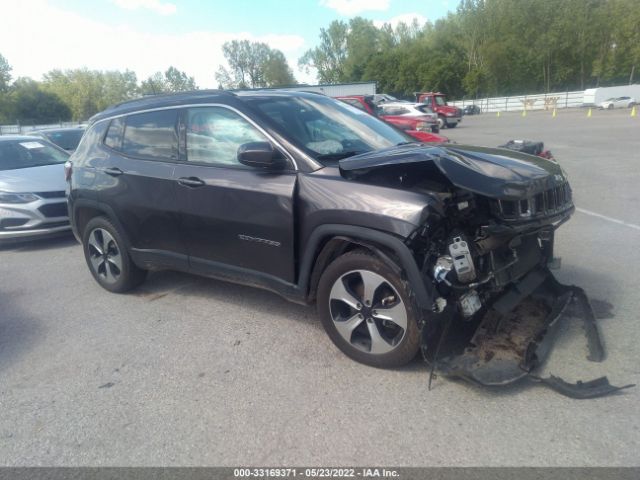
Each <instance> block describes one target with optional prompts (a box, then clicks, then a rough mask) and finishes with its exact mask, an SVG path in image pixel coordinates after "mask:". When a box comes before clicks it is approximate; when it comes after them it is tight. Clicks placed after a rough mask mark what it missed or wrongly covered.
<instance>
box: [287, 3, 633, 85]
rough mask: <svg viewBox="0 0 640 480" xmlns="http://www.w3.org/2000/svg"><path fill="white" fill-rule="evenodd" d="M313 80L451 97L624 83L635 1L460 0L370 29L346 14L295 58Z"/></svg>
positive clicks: (628, 79) (629, 70) (629, 73)
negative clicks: (437, 11)
mask: <svg viewBox="0 0 640 480" xmlns="http://www.w3.org/2000/svg"><path fill="white" fill-rule="evenodd" d="M299 65H300V66H301V67H302V68H307V69H310V68H313V69H315V70H317V72H318V80H319V81H320V82H321V83H342V82H358V81H376V82H377V83H378V91H382V92H387V93H393V94H396V95H399V96H405V97H407V96H412V94H413V92H416V91H424V90H439V91H443V92H444V93H447V94H448V95H449V96H450V97H452V98H477V97H480V96H485V95H489V96H491V95H495V96H501V95H510V94H522V93H542V92H553V91H566V90H582V89H585V88H589V87H597V86H604V85H614V84H626V83H634V82H636V81H637V80H638V78H639V77H640V75H639V72H637V70H638V67H639V66H640V5H639V4H638V0H462V2H461V4H460V5H459V7H458V8H457V10H456V11H455V12H452V13H449V14H448V15H447V16H446V17H445V18H442V19H440V20H437V21H436V22H434V23H432V22H427V23H426V24H424V25H420V24H418V23H416V22H414V23H413V24H410V25H406V24H400V25H398V26H397V27H395V28H392V27H391V26H390V25H389V24H386V25H384V26H383V27H382V28H377V27H376V26H375V25H374V23H373V22H372V21H370V20H366V19H363V18H360V17H355V18H352V19H351V20H349V21H348V22H345V21H340V20H336V21H333V22H331V24H329V25H328V26H327V27H326V28H322V29H321V30H320V38H319V43H318V45H317V46H316V47H314V48H312V49H310V50H308V51H307V52H306V53H305V54H304V55H303V56H302V57H301V58H300V60H299Z"/></svg>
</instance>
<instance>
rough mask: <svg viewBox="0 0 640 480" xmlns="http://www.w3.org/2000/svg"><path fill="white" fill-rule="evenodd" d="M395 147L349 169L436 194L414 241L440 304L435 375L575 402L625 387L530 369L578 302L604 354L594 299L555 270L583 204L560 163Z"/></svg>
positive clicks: (430, 355) (433, 342)
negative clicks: (544, 391)
mask: <svg viewBox="0 0 640 480" xmlns="http://www.w3.org/2000/svg"><path fill="white" fill-rule="evenodd" d="M391 153H392V155H386V157H383V156H380V158H378V159H376V158H362V157H361V158H359V159H355V161H351V162H350V163H348V164H347V163H346V162H345V165H344V166H343V165H342V164H341V167H343V168H345V170H347V171H348V172H349V173H350V174H352V175H354V177H355V178H359V179H361V180H363V181H368V182H373V183H378V184H383V185H388V186H392V187H397V188H405V189H408V190H412V191H416V192H422V193H425V194H427V195H429V196H430V197H431V198H432V199H434V200H436V201H432V202H431V203H430V205H429V207H428V211H427V212H426V213H425V215H424V217H425V220H424V222H423V224H422V225H420V227H419V228H417V229H416V230H415V231H414V232H413V234H412V235H410V236H409V237H408V238H407V239H406V243H407V245H408V246H409V248H410V249H411V251H412V252H413V253H414V257H415V259H416V261H417V263H418V265H420V266H421V270H422V275H423V278H424V281H425V282H426V283H427V284H429V286H430V287H431V291H432V292H433V307H432V311H431V312H427V315H425V319H424V323H423V325H422V333H423V344H422V350H423V355H424V357H425V359H426V360H427V361H428V362H429V363H430V364H431V367H432V372H431V373H432V377H433V374H434V373H436V374H441V375H445V376H449V377H457V378H463V379H466V380H470V381H472V382H475V383H477V384H481V385H486V386H502V385H507V384H511V383H513V382H516V381H519V380H522V379H524V378H528V379H531V380H535V381H538V382H542V383H543V384H545V385H547V386H549V387H552V388H554V389H555V390H557V391H559V392H561V393H563V394H566V395H569V396H572V397H575V398H591V397H596V396H602V395H606V394H609V393H612V392H614V391H617V390H619V388H618V387H614V386H611V385H610V384H609V383H608V381H607V380H606V378H602V379H598V380H595V381H592V382H586V383H583V382H579V383H577V384H569V383H567V382H564V381H563V380H561V379H559V378H557V377H553V376H551V377H549V378H546V379H543V378H539V377H536V376H535V375H534V374H533V372H534V371H535V369H536V367H538V366H540V365H541V363H542V362H543V361H544V359H545V358H546V356H547V354H548V353H549V351H550V349H551V344H552V339H553V334H554V332H555V331H556V330H557V327H558V325H559V323H560V322H561V319H562V317H563V313H564V312H565V310H566V309H567V308H568V307H569V306H571V308H572V309H574V310H575V309H576V308H579V309H580V310H581V311H582V314H581V317H582V318H583V321H584V322H585V331H586V333H587V338H588V345H589V356H588V358H589V360H591V361H601V360H602V359H603V358H604V350H603V347H602V342H601V340H600V336H599V334H598V328H597V325H596V322H595V316H594V314H593V310H592V309H591V306H590V304H589V301H588V299H587V297H586V295H585V294H584V292H583V291H582V290H581V289H580V288H578V287H573V286H565V285H562V284H560V283H559V282H558V281H557V280H556V279H555V277H554V276H553V274H552V273H551V271H550V269H551V268H553V267H557V266H559V260H558V259H556V258H555V257H554V236H555V231H556V229H557V228H558V227H559V226H560V225H562V224H563V223H564V222H566V221H567V220H568V219H569V218H570V216H571V215H572V213H573V211H574V205H573V199H572V191H571V187H570V185H569V182H568V180H567V178H566V175H565V173H564V172H563V171H562V169H561V168H560V166H559V165H558V164H557V163H555V162H552V161H549V160H545V159H541V158H539V157H534V156H530V155H523V154H521V153H516V152H509V153H507V151H506V150H495V149H484V148H479V147H459V146H445V147H438V148H429V149H424V148H416V149H415V150H413V151H412V150H411V149H404V150H396V151H394V152H391ZM389 158H391V159H389ZM376 160H377V161H376ZM429 382H430V383H431V378H430V380H429ZM623 388H624V387H623Z"/></svg>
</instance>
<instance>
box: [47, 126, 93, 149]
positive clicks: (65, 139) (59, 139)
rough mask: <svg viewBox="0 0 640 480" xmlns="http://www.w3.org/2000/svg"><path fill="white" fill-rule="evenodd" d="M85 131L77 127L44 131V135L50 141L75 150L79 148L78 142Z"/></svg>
mask: <svg viewBox="0 0 640 480" xmlns="http://www.w3.org/2000/svg"><path fill="white" fill-rule="evenodd" d="M83 133H84V130H81V129H77V130H65V131H57V132H42V135H44V136H45V137H47V138H48V139H49V141H50V142H53V143H55V144H56V145H58V146H59V147H61V148H64V149H65V150H75V149H76V148H78V144H79V143H80V139H81V138H82V134H83Z"/></svg>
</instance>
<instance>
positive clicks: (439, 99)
mask: <svg viewBox="0 0 640 480" xmlns="http://www.w3.org/2000/svg"><path fill="white" fill-rule="evenodd" d="M434 98H435V100H436V104H438V105H440V106H441V107H443V106H445V105H446V104H447V102H446V101H445V100H444V97H439V96H438V95H436V96H435V97H434Z"/></svg>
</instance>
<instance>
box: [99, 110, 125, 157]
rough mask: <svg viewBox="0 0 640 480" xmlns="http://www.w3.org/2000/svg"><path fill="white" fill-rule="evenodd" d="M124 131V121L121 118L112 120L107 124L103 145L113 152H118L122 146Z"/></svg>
mask: <svg viewBox="0 0 640 480" xmlns="http://www.w3.org/2000/svg"><path fill="white" fill-rule="evenodd" d="M123 131H124V120H123V119H122V117H118V118H114V119H113V120H111V123H110V124H109V129H108V130H107V135H106V136H105V137H104V144H105V145H106V146H107V147H109V148H113V149H114V150H120V147H121V146H122V132H123Z"/></svg>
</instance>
